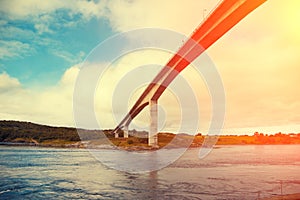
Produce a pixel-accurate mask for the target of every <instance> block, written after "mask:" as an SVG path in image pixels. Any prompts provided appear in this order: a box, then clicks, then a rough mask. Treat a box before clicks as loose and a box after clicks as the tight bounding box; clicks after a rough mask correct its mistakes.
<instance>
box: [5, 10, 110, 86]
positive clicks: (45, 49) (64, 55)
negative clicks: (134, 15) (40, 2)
mask: <svg viewBox="0 0 300 200" xmlns="http://www.w3.org/2000/svg"><path fill="white" fill-rule="evenodd" d="M68 12H69V11H68V10H65V9H63V10H57V11H55V12H53V13H51V14H50V16H51V18H53V19H52V20H53V21H51V23H49V25H47V27H44V29H45V30H39V29H38V28H36V24H35V20H34V18H30V17H29V18H24V19H11V17H10V16H8V14H6V13H4V12H1V26H0V38H1V47H2V48H6V49H7V51H6V53H3V54H2V55H1V68H0V69H1V72H3V71H5V72H6V73H8V74H9V75H10V76H12V77H15V78H17V79H18V80H19V81H20V82H21V84H22V85H24V86H28V87H30V86H32V85H39V86H43V85H53V84H55V83H57V82H58V81H59V79H60V78H61V76H62V75H63V73H64V72H65V70H66V69H67V68H69V67H70V66H72V65H74V64H77V63H79V62H82V61H83V59H84V58H85V56H86V55H87V54H88V53H89V52H90V51H91V50H92V49H93V48H94V47H95V46H96V45H97V44H99V43H100V42H101V41H103V40H104V39H106V38H107V37H109V36H111V35H112V34H113V31H112V30H111V27H110V25H109V23H108V21H107V20H106V19H101V20H98V19H96V17H91V18H90V19H89V20H83V19H82V16H80V14H75V16H68ZM31 19H32V20H31Z"/></svg>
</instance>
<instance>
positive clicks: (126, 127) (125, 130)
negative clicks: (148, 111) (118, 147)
mask: <svg viewBox="0 0 300 200" xmlns="http://www.w3.org/2000/svg"><path fill="white" fill-rule="evenodd" d="M128 135H129V131H128V126H125V127H124V138H128Z"/></svg>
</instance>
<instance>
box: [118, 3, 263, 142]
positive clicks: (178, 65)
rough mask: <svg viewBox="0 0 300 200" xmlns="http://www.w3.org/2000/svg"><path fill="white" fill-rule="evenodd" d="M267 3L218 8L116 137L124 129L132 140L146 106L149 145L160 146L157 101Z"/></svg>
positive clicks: (161, 74) (131, 112)
mask: <svg viewBox="0 0 300 200" xmlns="http://www.w3.org/2000/svg"><path fill="white" fill-rule="evenodd" d="M265 1H266V0H223V1H221V3H220V4H219V5H218V6H217V7H216V9H215V10H214V11H213V12H212V13H211V14H210V15H209V16H208V17H207V18H206V20H205V21H204V22H202V23H201V24H200V26H199V27H198V28H197V29H196V30H195V31H194V32H193V34H192V35H191V36H190V37H189V38H188V40H187V41H186V42H185V43H184V44H183V46H182V47H181V48H180V49H179V50H178V52H177V53H176V54H175V55H174V56H173V57H172V58H171V59H170V60H169V61H168V63H167V64H166V65H165V66H164V67H163V69H162V70H161V71H160V72H159V73H158V74H157V75H156V77H155V78H154V79H153V81H152V82H151V83H150V84H149V85H148V87H147V88H146V89H145V91H144V92H143V93H142V94H141V96H140V97H139V98H138V100H137V101H136V102H135V104H134V105H133V107H132V108H131V109H130V110H129V112H128V113H127V115H126V116H125V117H124V118H123V120H122V121H121V122H120V123H119V125H118V126H117V127H116V128H115V129H114V130H113V133H114V134H115V137H116V138H118V137H119V133H118V131H119V130H121V129H123V131H124V138H128V127H129V125H130V123H131V121H132V120H133V119H134V118H135V117H136V116H137V115H138V114H139V113H140V112H141V111H142V110H143V109H144V108H145V107H146V106H149V107H150V129H149V134H148V145H149V146H153V147H157V146H158V139H157V131H158V130H157V129H158V128H157V118H158V117H157V114H158V113H157V102H158V99H159V97H160V96H161V95H162V94H163V92H164V91H165V89H166V88H167V87H168V86H169V84H170V83H171V82H172V81H173V80H174V79H175V78H176V76H177V75H178V74H179V73H180V72H181V71H182V70H183V69H185V68H186V67H187V66H188V65H189V64H190V63H191V62H193V60H195V59H196V58H197V57H198V56H199V55H201V54H202V53H203V52H204V51H205V50H206V49H208V48H209V47H210V46H211V45H212V44H214V43H215V42H216V41H217V40H218V39H219V38H220V37H222V36H223V35H224V34H225V33H226V32H228V31H229V30H230V29H231V28H232V27H234V26H235V25H236V24H237V23H238V22H239V21H241V20H242V19H243V18H244V17H246V16H247V15H248V14H249V13H251V12H252V11H253V10H255V9H256V8H257V7H259V6H260V5H261V4H263V3H264V2H265Z"/></svg>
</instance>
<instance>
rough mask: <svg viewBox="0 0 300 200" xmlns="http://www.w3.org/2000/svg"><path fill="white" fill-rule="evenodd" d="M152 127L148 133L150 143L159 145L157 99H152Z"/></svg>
mask: <svg viewBox="0 0 300 200" xmlns="http://www.w3.org/2000/svg"><path fill="white" fill-rule="evenodd" d="M149 107H150V128H149V134H148V145H149V146H152V147H158V138H157V130H158V128H157V124H158V112H157V100H150V102H149Z"/></svg>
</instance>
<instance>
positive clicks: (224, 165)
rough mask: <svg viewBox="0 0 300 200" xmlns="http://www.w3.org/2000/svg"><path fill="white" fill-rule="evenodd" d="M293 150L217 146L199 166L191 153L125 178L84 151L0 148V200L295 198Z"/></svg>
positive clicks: (297, 160) (299, 158)
mask: <svg viewBox="0 0 300 200" xmlns="http://www.w3.org/2000/svg"><path fill="white" fill-rule="evenodd" d="M299 150H300V145H262V146H220V147H219V148H216V149H214V150H213V151H212V152H211V153H210V154H209V155H208V156H207V157H205V158H204V159H202V160H199V159H198V158H197V154H198V149H192V150H188V151H187V152H186V153H185V154H184V156H183V157H182V158H180V159H179V160H178V161H176V162H175V163H173V164H171V165H170V166H168V167H166V168H164V169H162V170H160V171H157V172H151V173H143V174H129V173H125V172H120V171H116V170H113V169H109V168H107V167H106V166H103V165H102V164H100V163H99V162H98V161H97V160H96V159H94V158H93V157H92V156H91V155H90V153H89V152H88V151H86V150H84V149H55V148H39V147H12V146H0V155H1V160H0V177H1V182H0V199H257V198H258V197H268V196H273V195H279V194H281V191H282V193H283V194H290V193H297V192H300V170H299V169H300V168H299V167H300V154H299ZM106 151H108V150H106ZM170 151H172V150H170Z"/></svg>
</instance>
